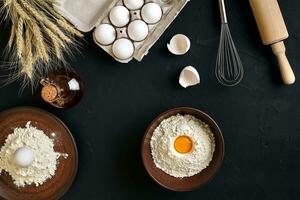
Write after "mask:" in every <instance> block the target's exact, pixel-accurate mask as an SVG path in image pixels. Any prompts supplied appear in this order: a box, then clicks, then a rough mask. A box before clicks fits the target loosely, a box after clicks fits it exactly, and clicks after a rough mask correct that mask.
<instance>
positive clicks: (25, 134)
mask: <svg viewBox="0 0 300 200" xmlns="http://www.w3.org/2000/svg"><path fill="white" fill-rule="evenodd" d="M24 146H26V147H29V148H31V149H32V150H33V152H34V154H35V159H34V161H33V163H32V165H31V166H29V167H24V168H22V167H18V166H17V165H15V164H14V162H13V156H14V153H15V151H16V150H17V149H19V148H21V147H24ZM53 147H54V144H53V141H52V140H51V139H50V138H49V137H48V136H47V135H45V134H44V132H43V131H42V130H38V129H37V128H35V127H33V126H31V125H30V122H28V123H27V125H26V127H25V128H16V129H15V130H14V132H13V133H12V134H10V135H9V136H8V137H7V139H6V140H5V144H4V146H2V148H1V151H0V173H1V172H2V171H3V170H4V171H6V172H8V173H9V174H10V175H11V177H12V179H13V181H14V184H15V185H16V186H18V187H24V186H25V185H31V184H35V185H36V186H39V185H42V184H43V183H44V182H46V180H47V179H50V178H51V177H53V176H54V174H55V171H56V164H57V159H58V158H59V157H60V155H61V154H60V153H57V152H55V151H54V149H53Z"/></svg>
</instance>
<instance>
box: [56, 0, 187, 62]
mask: <svg viewBox="0 0 300 200" xmlns="http://www.w3.org/2000/svg"><path fill="white" fill-rule="evenodd" d="M120 1H122V0H58V3H56V4H54V5H53V7H54V9H55V10H56V11H57V12H58V13H59V14H61V15H62V16H63V17H65V18H66V19H67V20H68V21H69V22H71V23H72V24H73V25H74V26H75V27H76V28H77V29H78V30H80V31H82V32H90V31H91V30H92V29H93V28H95V27H96V26H97V25H99V24H100V23H101V21H102V20H103V19H104V18H105V17H107V16H108V15H109V12H110V10H111V9H112V8H113V7H114V6H115V5H116V4H117V3H118V2H120ZM145 1H146V2H147V0H145ZM157 1H159V0H154V2H157ZM171 1H173V2H174V5H173V7H172V9H170V10H169V12H168V13H166V14H164V16H163V17H162V19H161V21H160V22H159V24H158V25H157V27H156V28H155V29H154V31H152V32H151V34H150V35H149V36H148V37H147V38H146V39H145V40H144V41H143V45H141V47H140V48H139V49H137V50H136V52H135V53H134V55H133V57H134V58H135V59H136V60H138V61H141V60H142V59H143V57H144V56H145V55H147V53H148V51H149V49H150V48H151V47H152V46H153V45H154V44H155V42H156V41H157V40H158V39H159V38H160V36H161V35H162V34H163V33H164V31H165V30H166V29H167V28H168V26H169V25H170V24H171V23H172V22H173V21H174V19H175V18H176V17H177V15H178V14H179V13H180V11H181V10H182V9H183V8H184V6H185V5H186V4H187V2H189V1H190V0H171Z"/></svg>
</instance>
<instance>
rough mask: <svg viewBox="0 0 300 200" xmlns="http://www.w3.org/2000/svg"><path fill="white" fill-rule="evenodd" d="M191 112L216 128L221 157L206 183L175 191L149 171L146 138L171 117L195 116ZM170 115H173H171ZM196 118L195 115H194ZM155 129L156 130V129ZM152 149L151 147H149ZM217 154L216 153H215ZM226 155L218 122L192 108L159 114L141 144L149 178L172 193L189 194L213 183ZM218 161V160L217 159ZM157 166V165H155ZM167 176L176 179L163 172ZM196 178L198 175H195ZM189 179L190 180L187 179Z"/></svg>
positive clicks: (176, 109)
mask: <svg viewBox="0 0 300 200" xmlns="http://www.w3.org/2000/svg"><path fill="white" fill-rule="evenodd" d="M191 112H196V113H199V114H200V115H202V116H203V119H200V120H202V121H203V122H205V123H207V121H210V122H211V123H212V124H213V126H214V127H215V129H216V131H215V132H213V134H214V135H215V138H216V135H218V137H219V139H220V143H219V144H218V147H219V148H220V153H221V156H220V157H219V158H218V159H217V161H218V162H217V163H216V165H214V166H213V168H214V169H215V171H214V173H211V174H210V178H209V179H208V180H207V181H204V182H201V181H199V184H198V185H196V186H193V187H190V188H186V189H175V188H173V187H172V186H171V185H167V184H164V183H161V182H160V181H159V180H157V178H156V176H155V175H156V174H152V173H151V172H150V171H149V168H150V167H149V164H146V158H145V156H146V153H145V147H146V146H145V141H146V138H147V136H149V135H150V136H151V137H152V134H153V131H152V132H150V130H151V129H152V128H153V127H154V125H155V124H158V125H159V124H160V123H161V122H162V121H163V120H164V119H166V118H167V117H170V116H174V115H176V114H190V115H193V114H191ZM170 113H173V114H172V115H170ZM193 116H194V115H193ZM195 117H196V118H198V117H197V116H195ZM158 125H156V126H155V127H157V126H158ZM154 129H155V128H154ZM149 148H150V146H149ZM150 154H151V150H150ZM214 154H215V152H214ZM224 155H225V142H224V137H223V134H222V131H221V129H220V127H219V126H218V124H217V123H216V121H215V120H214V119H213V118H212V117H210V116H209V115H208V114H206V113H205V112H203V111H201V110H199V109H196V108H191V107H176V108H172V109H169V110H167V111H165V112H163V113H161V114H159V115H158V116H157V117H156V118H155V119H154V120H153V121H152V122H151V123H150V124H149V126H148V127H147V129H146V131H145V134H144V136H143V139H142V144H141V157H142V162H143V165H144V167H145V169H146V171H147V173H148V174H149V176H150V177H151V178H152V179H153V180H154V181H155V182H156V183H157V184H159V185H160V186H162V187H163V188H165V189H168V190H171V191H174V192H189V191H193V190H196V189H199V188H201V187H203V186H205V185H206V184H208V183H209V182H211V181H212V180H213V179H214V177H215V176H216V175H217V174H218V172H219V170H220V168H221V167H222V165H223V161H224ZM150 156H151V158H152V155H150ZM214 158H215V157H213V160H214ZM215 159H216V158H215ZM152 162H153V163H154V161H153V159H152ZM154 165H155V164H154ZM156 170H158V171H161V172H163V171H162V170H160V169H158V168H156ZM204 170H205V169H204ZM163 173H164V174H165V175H166V176H169V177H171V178H174V177H172V176H170V175H168V174H166V173H165V172H163ZM201 173H202V172H200V173H199V174H201ZM195 176H196V175H195ZM187 179H188V178H187Z"/></svg>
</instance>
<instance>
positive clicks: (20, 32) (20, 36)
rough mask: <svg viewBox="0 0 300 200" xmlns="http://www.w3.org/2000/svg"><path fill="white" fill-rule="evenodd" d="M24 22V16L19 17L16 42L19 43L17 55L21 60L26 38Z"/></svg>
mask: <svg viewBox="0 0 300 200" xmlns="http://www.w3.org/2000/svg"><path fill="white" fill-rule="evenodd" d="M23 28H24V22H23V19H22V18H19V21H18V26H17V30H16V40H17V41H16V43H17V55H18V58H19V60H20V61H22V60H23V56H22V54H23V49H24V38H23Z"/></svg>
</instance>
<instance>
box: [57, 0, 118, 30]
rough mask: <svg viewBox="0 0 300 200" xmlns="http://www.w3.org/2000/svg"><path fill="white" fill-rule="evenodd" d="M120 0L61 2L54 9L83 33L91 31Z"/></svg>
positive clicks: (74, 0) (61, 0)
mask: <svg viewBox="0 0 300 200" xmlns="http://www.w3.org/2000/svg"><path fill="white" fill-rule="evenodd" d="M118 1H119V0H59V1H58V3H56V4H54V5H53V7H54V9H55V10H56V11H57V12H58V13H59V14H61V15H62V16H63V17H65V18H66V19H67V20H69V21H70V22H71V23H72V24H73V25H74V26H75V27H76V28H77V29H78V30H80V31H82V32H89V31H91V30H92V29H93V28H94V27H95V26H97V24H99V23H100V22H101V21H102V19H104V18H105V17H106V16H107V15H108V13H109V11H110V10H111V9H112V8H113V6H114V5H115V4H116V3H117V2H118Z"/></svg>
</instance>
